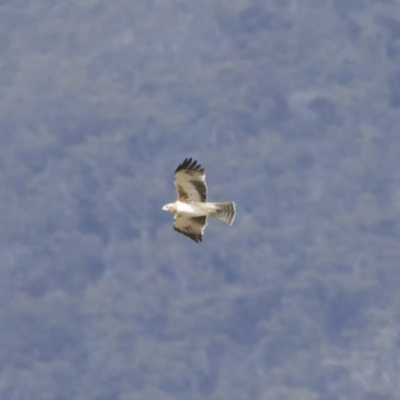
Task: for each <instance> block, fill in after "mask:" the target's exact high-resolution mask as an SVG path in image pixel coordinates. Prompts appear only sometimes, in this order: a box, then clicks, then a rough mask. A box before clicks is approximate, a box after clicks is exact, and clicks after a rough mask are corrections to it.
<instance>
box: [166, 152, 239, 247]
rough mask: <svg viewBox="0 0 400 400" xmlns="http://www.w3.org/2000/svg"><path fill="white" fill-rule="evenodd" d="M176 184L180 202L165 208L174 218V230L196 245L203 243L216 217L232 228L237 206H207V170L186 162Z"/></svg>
mask: <svg viewBox="0 0 400 400" xmlns="http://www.w3.org/2000/svg"><path fill="white" fill-rule="evenodd" d="M174 184H175V188H176V192H177V194H178V200H177V201H175V202H174V203H169V204H166V205H165V206H164V207H163V210H165V211H169V212H171V213H173V214H175V217H174V229H175V230H176V231H178V232H179V233H182V234H184V235H185V236H188V237H189V238H190V239H192V240H194V241H195V242H196V243H197V242H201V241H202V238H203V233H204V229H205V227H206V226H207V217H208V216H211V217H215V218H217V219H219V220H220V221H223V222H225V223H227V224H228V225H232V223H233V220H234V219H235V213H236V210H235V203H234V202H232V201H226V202H222V203H207V185H206V175H205V173H204V169H203V168H202V167H201V165H200V164H198V162H197V161H196V160H192V159H191V158H186V159H185V160H184V161H183V163H182V164H179V165H178V167H177V168H176V170H175V176H174Z"/></svg>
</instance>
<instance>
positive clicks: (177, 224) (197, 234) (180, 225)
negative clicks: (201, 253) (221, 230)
mask: <svg viewBox="0 0 400 400" xmlns="http://www.w3.org/2000/svg"><path fill="white" fill-rule="evenodd" d="M206 226H207V217H206V216H202V217H189V216H187V215H183V214H177V215H176V216H175V219H174V229H175V230H176V231H177V232H179V233H182V234H183V235H185V236H187V237H189V238H190V239H192V240H194V241H195V242H196V243H197V242H201V241H202V240H203V233H204V229H205V227H206Z"/></svg>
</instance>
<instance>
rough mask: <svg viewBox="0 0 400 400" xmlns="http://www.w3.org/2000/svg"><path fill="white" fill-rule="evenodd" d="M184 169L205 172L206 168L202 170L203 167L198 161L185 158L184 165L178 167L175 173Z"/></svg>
mask: <svg viewBox="0 0 400 400" xmlns="http://www.w3.org/2000/svg"><path fill="white" fill-rule="evenodd" d="M183 169H187V170H190V171H199V172H204V168H202V167H201V165H200V164H199V163H198V162H197V161H196V160H192V157H189V158H185V159H184V161H183V163H181V164H179V165H178V166H177V168H176V170H175V172H178V171H181V170H183Z"/></svg>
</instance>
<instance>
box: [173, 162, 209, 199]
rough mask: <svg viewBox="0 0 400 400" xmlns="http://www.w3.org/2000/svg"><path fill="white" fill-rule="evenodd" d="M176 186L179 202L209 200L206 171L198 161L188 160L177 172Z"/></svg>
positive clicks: (179, 166) (180, 165) (175, 177)
mask: <svg viewBox="0 0 400 400" xmlns="http://www.w3.org/2000/svg"><path fill="white" fill-rule="evenodd" d="M174 184H175V187H176V192H177V194H178V200H179V201H183V202H185V203H187V202H189V201H201V202H205V201H206V200H207V185H206V175H205V173H204V169H203V168H202V167H201V165H200V164H198V163H197V161H196V160H192V158H186V159H185V160H184V161H183V163H182V164H179V165H178V167H177V168H176V170H175V176H174Z"/></svg>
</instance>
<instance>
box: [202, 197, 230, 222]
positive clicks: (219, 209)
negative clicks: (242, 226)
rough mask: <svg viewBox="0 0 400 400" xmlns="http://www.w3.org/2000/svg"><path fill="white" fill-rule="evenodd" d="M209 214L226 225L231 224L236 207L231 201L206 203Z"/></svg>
mask: <svg viewBox="0 0 400 400" xmlns="http://www.w3.org/2000/svg"><path fill="white" fill-rule="evenodd" d="M207 206H208V207H207V208H208V210H209V212H210V215H211V216H212V217H214V218H217V219H219V220H220V221H223V222H225V223H226V224H228V225H232V223H233V220H234V219H235V215H236V209H235V203H234V202H233V201H224V202H221V203H207Z"/></svg>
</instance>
